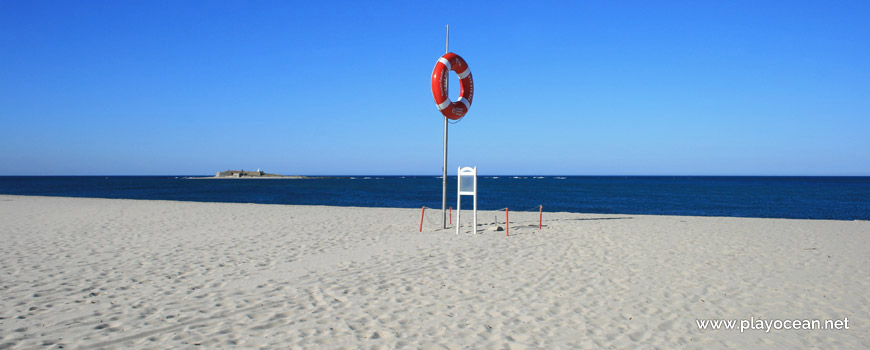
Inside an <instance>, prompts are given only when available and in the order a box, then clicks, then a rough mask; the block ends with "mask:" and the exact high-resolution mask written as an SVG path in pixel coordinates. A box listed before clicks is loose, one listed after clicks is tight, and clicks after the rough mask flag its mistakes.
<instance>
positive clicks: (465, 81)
mask: <svg viewBox="0 0 870 350" xmlns="http://www.w3.org/2000/svg"><path fill="white" fill-rule="evenodd" d="M450 71H454V72H456V74H457V75H458V76H459V83H460V90H459V100H458V101H456V102H452V101H450V98H449V97H447V77H448V74H449V73H450ZM432 96H433V97H435V105H437V106H438V110H440V111H441V114H443V115H444V116H445V117H447V118H449V119H453V120H457V119H460V118H462V117H463V116H465V113H468V109H469V108H471V100H472V99H473V98H474V81H473V80H472V79H471V69H469V68H468V64H467V63H465V60H463V59H462V57H459V55H457V54H455V53H452V52H448V53H446V54H444V56H441V58H439V59H438V62H436V63H435V70H433V71H432Z"/></svg>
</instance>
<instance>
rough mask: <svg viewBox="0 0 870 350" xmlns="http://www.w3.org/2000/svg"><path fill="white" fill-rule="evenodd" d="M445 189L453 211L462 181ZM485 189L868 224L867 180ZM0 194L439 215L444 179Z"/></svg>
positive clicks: (694, 211) (545, 180)
mask: <svg viewBox="0 0 870 350" xmlns="http://www.w3.org/2000/svg"><path fill="white" fill-rule="evenodd" d="M448 180H449V181H448V196H447V198H448V204H449V205H452V206H454V207H455V206H456V182H455V180H456V178H455V176H454V177H451V178H448ZM478 187H479V198H478V205H479V208H480V209H482V210H492V209H501V208H505V207H508V208H510V209H511V210H517V211H522V210H531V209H532V208H537V206H538V205H542V206H543V208H544V211H551V212H552V211H567V212H582V213H618V214H662V215H697V216H738V217H761V218H795V219H834V220H855V219H860V220H870V177H707V176H703V177H694V176H564V177H563V176H543V177H535V176H486V177H481V178H479V180H478ZM0 194H15V195H35V196H62V197H95V198H127V199H161V200H179V201H196V202H235V203H264V204H303V205H334V206H362V207H400V208H419V207H421V206H427V207H430V208H438V209H440V208H441V179H440V178H439V177H435V176H368V177H366V176H356V177H336V178H316V179H268V180H267V179H263V180H230V179H227V180H195V179H187V178H186V177H185V176H108V177H106V176H57V177H55V176H24V177H19V176H4V177H0ZM465 198H467V199H468V200H467V201H466V200H465V199H464V200H463V204H462V205H463V207H464V208H469V209H470V208H471V201H470V197H465Z"/></svg>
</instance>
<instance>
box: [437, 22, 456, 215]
mask: <svg viewBox="0 0 870 350" xmlns="http://www.w3.org/2000/svg"><path fill="white" fill-rule="evenodd" d="M449 47H450V25H449V24H448V25H447V39H446V40H445V43H444V53H445V54H446V53H448V52H450V51H449ZM447 73H448V74H449V73H450V72H447ZM449 81H450V80H449V79H448V80H446V82H448V83H449ZM448 91H450V90H449V89H448ZM448 98H449V97H448ZM457 209H458V207H457ZM458 218H459V217H458V215H457V221H458ZM441 228H442V229H446V228H447V117H446V116H445V117H444V164H443V165H442V166H441Z"/></svg>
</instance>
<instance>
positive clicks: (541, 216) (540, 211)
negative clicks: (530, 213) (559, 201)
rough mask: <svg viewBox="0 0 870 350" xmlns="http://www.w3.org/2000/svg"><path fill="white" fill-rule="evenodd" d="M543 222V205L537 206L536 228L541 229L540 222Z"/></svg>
mask: <svg viewBox="0 0 870 350" xmlns="http://www.w3.org/2000/svg"><path fill="white" fill-rule="evenodd" d="M543 222H544V206H543V205H540V206H538V229H539V230H540V229H541V224H542V223H543Z"/></svg>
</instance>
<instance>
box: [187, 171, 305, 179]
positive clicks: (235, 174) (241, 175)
mask: <svg viewBox="0 0 870 350" xmlns="http://www.w3.org/2000/svg"><path fill="white" fill-rule="evenodd" d="M307 178H308V177H307V176H299V175H280V174H270V173H267V172H264V171H262V170H260V169H257V171H245V170H224V171H219V172H217V174H215V176H210V177H192V178H191V179H307Z"/></svg>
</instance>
